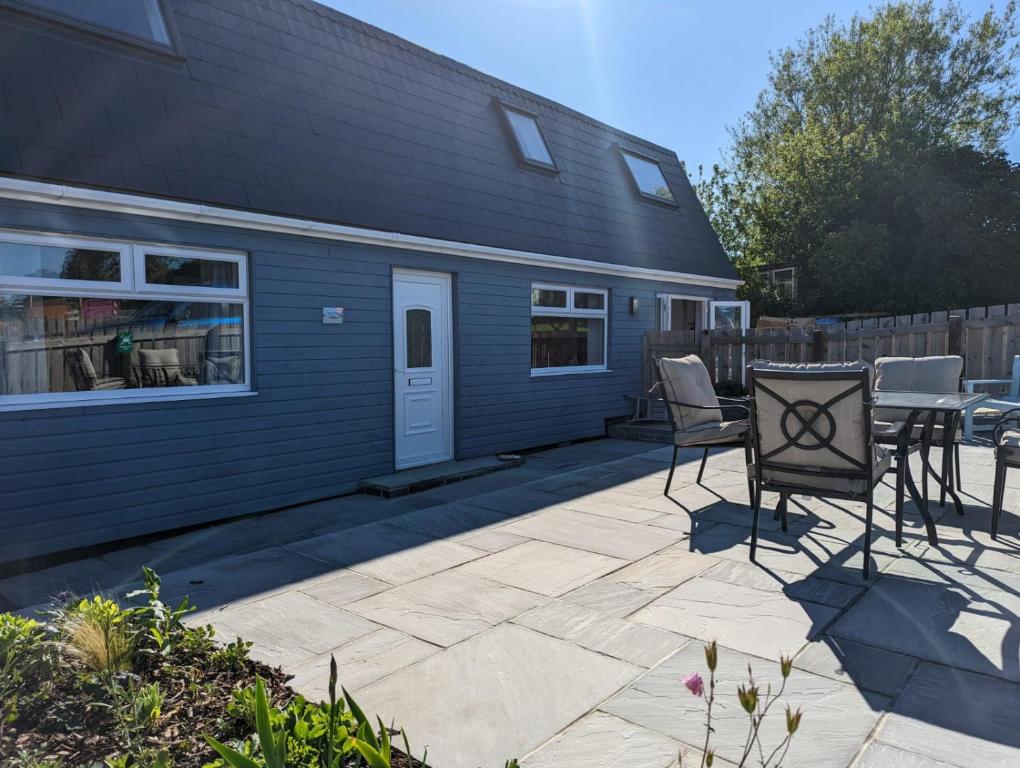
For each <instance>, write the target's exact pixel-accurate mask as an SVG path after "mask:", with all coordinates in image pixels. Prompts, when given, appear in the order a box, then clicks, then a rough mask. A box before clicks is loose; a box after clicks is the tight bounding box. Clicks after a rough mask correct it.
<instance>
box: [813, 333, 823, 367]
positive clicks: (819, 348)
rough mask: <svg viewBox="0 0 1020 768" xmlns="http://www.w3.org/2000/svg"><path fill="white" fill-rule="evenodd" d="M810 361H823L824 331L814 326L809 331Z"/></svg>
mask: <svg viewBox="0 0 1020 768" xmlns="http://www.w3.org/2000/svg"><path fill="white" fill-rule="evenodd" d="M811 362H812V363H824V362H825V331H823V330H822V329H821V328H816V329H815V330H814V331H812V333H811Z"/></svg>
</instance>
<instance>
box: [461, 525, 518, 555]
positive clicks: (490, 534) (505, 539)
mask: <svg viewBox="0 0 1020 768" xmlns="http://www.w3.org/2000/svg"><path fill="white" fill-rule="evenodd" d="M453 540H454V541H456V542H457V543H458V544H463V545H465V546H468V547H472V548H473V549H480V550H482V551H483V552H489V553H492V552H502V551H503V550H504V549H510V547H515V546H517V545H518V544H523V543H524V542H526V541H527V539H526V538H524V537H523V536H517V535H516V534H513V533H507V532H506V531H502V530H500V529H498V528H485V529H483V530H481V531H474V532H472V533H466V534H463V535H461V536H456V537H454V539H453Z"/></svg>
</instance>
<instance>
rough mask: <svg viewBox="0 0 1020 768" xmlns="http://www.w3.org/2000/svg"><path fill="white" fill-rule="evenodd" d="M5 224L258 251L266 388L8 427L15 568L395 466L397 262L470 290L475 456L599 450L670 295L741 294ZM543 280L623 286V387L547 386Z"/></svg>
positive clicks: (257, 324)
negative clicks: (581, 447)
mask: <svg viewBox="0 0 1020 768" xmlns="http://www.w3.org/2000/svg"><path fill="white" fill-rule="evenodd" d="M0 226H3V227H17V228H28V229H33V230H41V231H54V232H68V233H77V234H82V235H96V236H102V237H109V238H122V239H124V240H136V241H143V242H171V243H180V244H185V245H196V246H206V247H221V248H230V249H235V250H244V251H248V252H249V253H250V254H251V260H252V261H251V265H252V269H251V271H252V284H253V285H252V293H251V316H252V326H253V328H252V351H253V370H254V388H255V390H256V391H257V394H255V395H250V396H242V397H223V398H216V399H208V400H190V401H188V400H184V401H172V402H171V401H166V402H157V403H146V404H141V403H136V404H119V405H107V406H87V407H71V408H59V409H46V410H28V411H10V412H0V466H2V467H3V471H2V472H0V530H2V531H3V534H4V535H3V536H2V537H0V561H4V560H10V559H14V558H19V557H25V556H29V555H35V554H40V553H45V552H52V551H57V550H61V549H67V548H72V547H79V546H85V545H88V544H94V543H98V542H103V541H111V540H115V539H121V538H126V537H130V536H135V535H139V534H143V533H150V532H154V531H159V530H167V529H172V528H177V527H182V526H187V525H192V524H195V523H202V522H207V521H211V520H216V519H222V518H227V517H231V516H236V515H242V514H249V513H255V512H262V511H266V510H269V509H274V508H278V507H282V506H287V505H291V504H297V503H301V502H306V501H312V500H315V499H321V498H326V497H330V496H335V495H339V494H343V493H346V492H349V491H353V490H354V489H355V488H356V487H357V482H358V480H360V479H362V478H364V477H368V476H371V475H375V474H381V473H385V472H389V471H392V469H393V404H392V331H391V303H390V299H391V274H392V269H393V268H394V267H407V268H414V269H435V270H441V271H445V272H451V273H453V275H454V286H455V287H454V325H455V328H454V335H455V357H454V360H455V371H454V380H455V445H456V453H457V457H458V458H467V457H471V456H478V455H483V454H490V453H494V452H497V451H511V450H518V449H524V448H528V447H533V446H538V445H545V444H549V443H555V442H560V441H566V440H572V439H577V438H583V437H592V436H597V435H601V434H602V433H603V430H604V424H605V419H606V418H608V417H611V416H619V415H623V414H625V413H627V410H628V403H627V401H626V400H625V399H624V395H625V394H632V393H636V392H637V391H638V390H639V389H640V359H641V336H642V334H643V333H644V332H645V331H646V330H648V329H651V328H654V327H655V312H656V306H655V294H656V293H659V292H683V293H687V294H698V295H714V296H717V297H720V298H726V297H729V296H730V295H731V293H729V292H727V291H721V290H712V289H700V288H697V287H691V286H683V287H682V288H681V287H678V286H675V285H674V286H667V285H664V284H659V283H656V282H651V281H643V280H633V279H622V278H617V277H609V276H605V275H588V274H584V273H579V272H569V271H561V270H551V269H539V268H533V267H524V266H520V265H515V264H501V263H497V262H488V261H479V260H473V259H466V258H454V257H445V256H437V255H434V254H422V253H416V252H412V251H406V250H400V249H389V248H380V247H373V246H363V245H357V244H344V243H334V242H325V241H316V240H312V239H308V238H300V237H290V236H283V235H273V234H271V233H258V232H249V231H241V230H226V229H223V228H215V227H206V226H202V225H198V224H192V223H181V222H170V221H160V220H153V219H141V218H136V217H126V216H119V215H115V214H109V213H94V212H87V211H82V210H76V209H64V208H55V207H52V206H41V205H32V204H28V203H14V202H4V203H2V204H0ZM533 280H538V281H542V282H551V283H566V284H576V285H586V286H592V287H599V288H608V289H609V291H610V306H611V313H610V318H609V333H610V338H609V364H610V369H611V370H610V371H609V372H605V373H594V374H580V375H565V376H547V377H532V376H531V375H530V286H531V282H532V281H533ZM632 296H633V297H636V298H637V299H638V300H639V302H640V311H639V312H638V313H637V314H636V315H631V314H629V301H630V298H631V297H632ZM323 306H343V307H345V308H346V318H345V322H344V324H343V325H341V326H324V325H322V323H321V308H322V307H323Z"/></svg>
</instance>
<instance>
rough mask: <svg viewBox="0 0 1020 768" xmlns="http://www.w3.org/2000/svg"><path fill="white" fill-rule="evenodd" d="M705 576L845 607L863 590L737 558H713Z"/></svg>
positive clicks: (809, 600)
mask: <svg viewBox="0 0 1020 768" xmlns="http://www.w3.org/2000/svg"><path fill="white" fill-rule="evenodd" d="M704 577H705V578H706V579H715V580H717V581H725V582H728V583H730V584H739V585H741V586H744V587H751V588H752V589H763V590H765V591H768V592H782V593H783V594H784V595H786V596H787V597H788V598H790V599H791V600H794V601H796V602H801V601H805V600H806V601H808V602H812V603H821V604H822V605H831V606H832V607H833V608H845V607H846V606H848V605H849V604H850V603H851V602H853V600H854V599H855V598H856V597H857V596H858V595H859V594H861V592H863V591H864V586H863V585H859V586H852V585H850V584H843V583H842V582H839V581H830V580H828V579H818V578H815V577H814V576H802V575H800V574H796V573H786V572H785V571H770V570H766V569H764V568H761V567H759V566H757V565H756V564H754V563H750V562H747V563H742V562H740V561H739V560H720V561H716V565H715V566H714V567H713V568H710V569H709V570H707V571H705V573H704Z"/></svg>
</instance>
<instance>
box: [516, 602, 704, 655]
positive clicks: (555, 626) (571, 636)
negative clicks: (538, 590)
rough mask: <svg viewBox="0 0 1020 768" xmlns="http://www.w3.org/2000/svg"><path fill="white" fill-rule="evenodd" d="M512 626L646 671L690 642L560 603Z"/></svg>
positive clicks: (523, 617)
mask: <svg viewBox="0 0 1020 768" xmlns="http://www.w3.org/2000/svg"><path fill="white" fill-rule="evenodd" d="M513 622H514V624H520V625H521V626H523V627H528V628H529V629H533V630H535V631H536V632H541V633H542V634H545V635H552V636H553V637H558V638H559V639H560V640H566V641H567V642H570V643H574V644H575V645H579V646H581V647H582V648H587V649H588V650H589V651H598V652H599V653H604V654H606V655H607V656H612V657H613V658H616V659H621V660H623V661H629V662H630V663H631V664H637V665H638V666H640V667H645V668H650V667H654V666H655V665H656V664H658V663H659V662H660V661H662V660H663V659H665V658H666V657H667V656H669V655H670V654H671V653H673V652H674V651H676V650H677V649H678V648H680V647H681V646H683V645H685V644H686V643H688V642H689V638H686V637H681V636H680V635H676V634H673V633H672V632H666V631H663V630H661V629H655V628H654V627H648V626H644V625H642V624H635V623H634V622H632V621H625V620H624V619H618V618H616V617H614V616H607V615H606V614H604V613H599V612H598V611H595V610H592V609H591V608H584V607H582V606H580V605H575V604H573V603H568V602H565V601H563V600H553V601H552V602H549V603H546V604H545V605H541V606H539V607H538V608H534V609H532V610H530V611H528V612H527V613H524V614H522V615H520V616H518V617H517V618H515V619H514V620H513Z"/></svg>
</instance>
